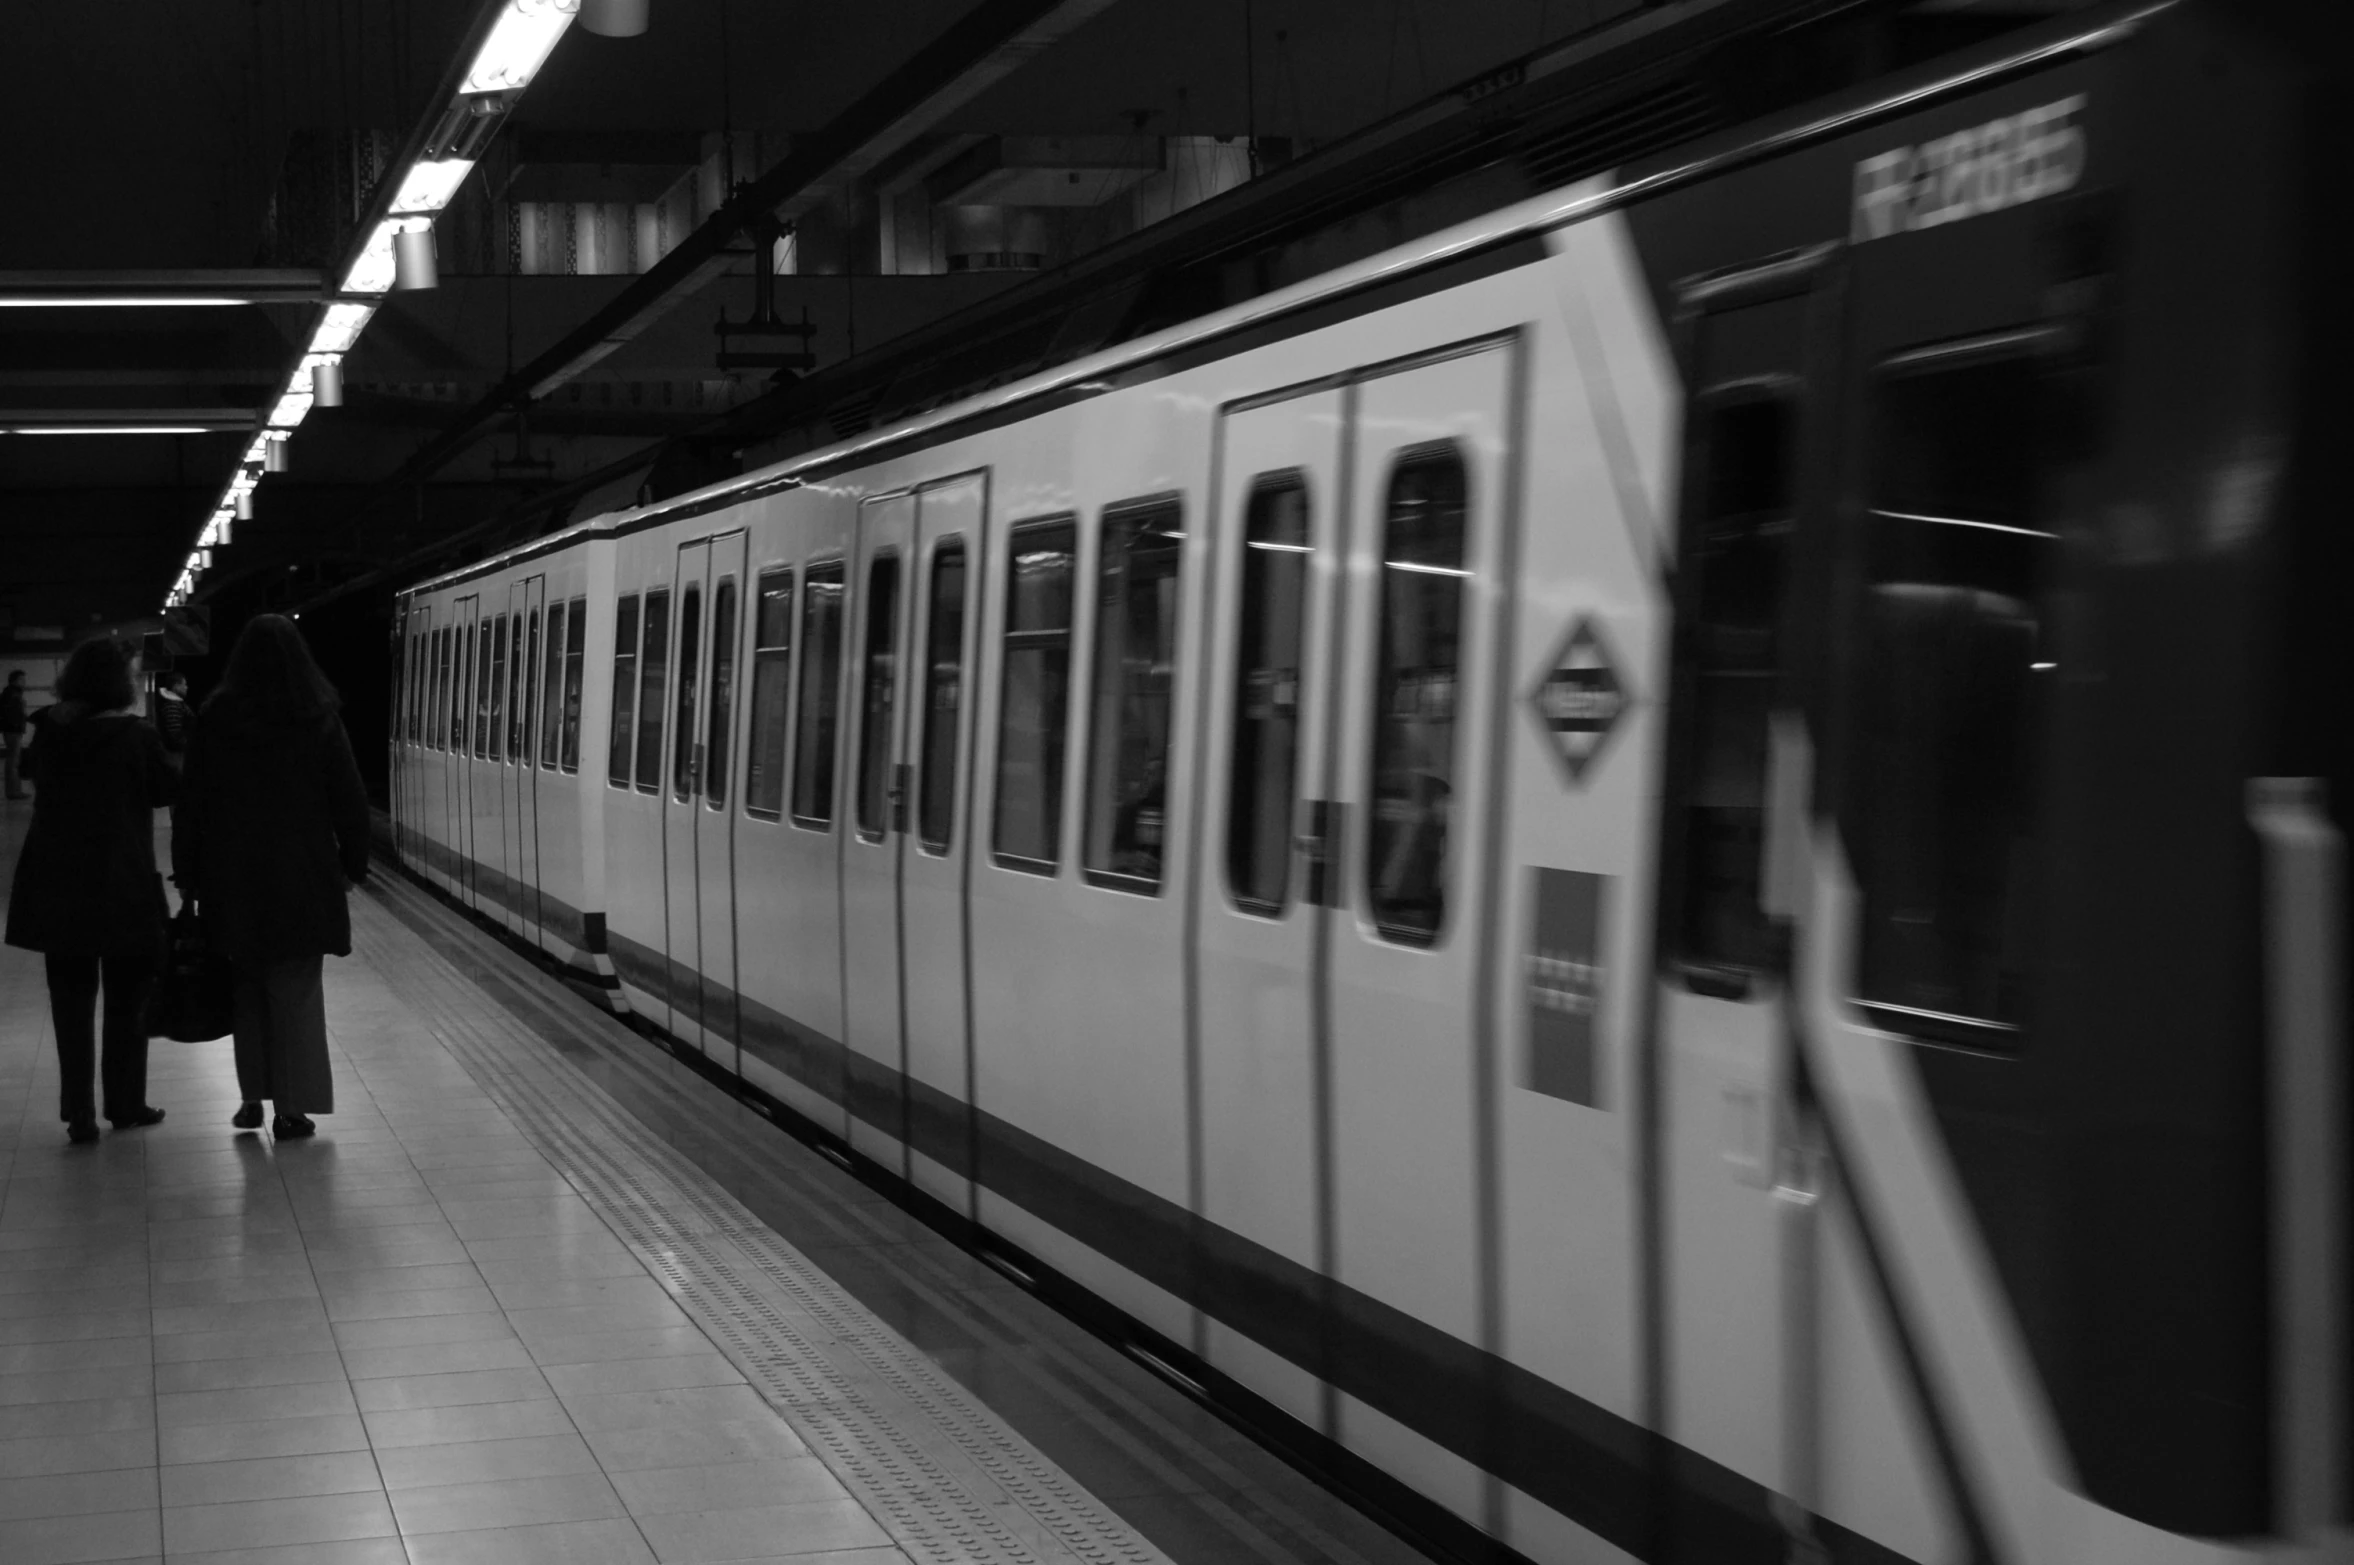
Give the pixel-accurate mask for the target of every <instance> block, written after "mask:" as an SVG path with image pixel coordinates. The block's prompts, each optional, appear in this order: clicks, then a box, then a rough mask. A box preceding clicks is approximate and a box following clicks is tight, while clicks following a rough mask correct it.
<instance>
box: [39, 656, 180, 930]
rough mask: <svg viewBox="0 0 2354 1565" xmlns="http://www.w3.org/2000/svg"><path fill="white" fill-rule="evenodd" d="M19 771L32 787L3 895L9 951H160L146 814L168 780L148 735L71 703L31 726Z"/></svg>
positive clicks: (137, 724) (151, 815)
mask: <svg viewBox="0 0 2354 1565" xmlns="http://www.w3.org/2000/svg"><path fill="white" fill-rule="evenodd" d="M24 770H25V771H26V772H27V773H28V774H29V775H31V776H32V777H33V778H34V779H35V780H36V781H37V782H39V784H40V790H39V792H38V793H36V794H35V795H34V798H33V824H32V826H31V828H30V829H29V830H28V831H27V832H26V833H25V845H24V851H23V852H22V853H20V854H18V855H17V860H16V879H15V881H14V882H13V883H12V885H11V887H10V889H9V893H8V943H9V944H10V945H12V946H23V947H25V948H26V949H28V950H32V951H50V952H56V953H58V954H61V955H82V956H88V955H107V954H111V953H115V952H126V953H127V952H136V951H153V952H156V953H158V954H160V953H161V951H162V949H163V925H164V897H163V879H162V877H161V876H159V875H157V874H156V872H155V811H156V810H157V808H159V807H160V806H162V805H166V804H169V803H171V802H172V791H173V786H174V783H175V781H176V779H175V778H174V776H173V773H172V768H171V765H170V763H169V762H167V761H166V760H165V759H164V755H163V745H162V743H161V742H160V741H158V740H157V739H156V737H155V730H154V729H152V728H150V727H148V726H147V725H146V724H145V723H143V722H141V721H140V720H139V719H138V718H136V717H132V716H130V715H129V714H127V713H123V714H116V715H112V716H105V717H93V716H90V715H88V713H87V712H86V710H85V709H84V708H82V707H80V706H78V705H76V704H74V703H72V702H67V703H64V704H61V705H58V706H53V707H47V708H44V709H43V710H42V711H41V712H40V713H39V714H38V715H37V716H36V717H35V718H34V719H33V742H32V745H31V747H30V748H28V749H27V750H26V751H25V754H24Z"/></svg>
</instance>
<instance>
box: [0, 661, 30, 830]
mask: <svg viewBox="0 0 2354 1565" xmlns="http://www.w3.org/2000/svg"><path fill="white" fill-rule="evenodd" d="M24 743H25V671H24V670H23V669H21V668H12V669H10V670H9V671H8V684H7V686H6V688H4V689H0V751H4V752H6V769H7V774H8V777H7V780H8V797H10V798H11V799H21V798H23V797H24V796H25V785H24V778H23V777H22V775H20V772H19V767H20V766H21V764H22V755H23V752H24Z"/></svg>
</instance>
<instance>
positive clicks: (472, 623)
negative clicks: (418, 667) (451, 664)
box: [453, 603, 490, 755]
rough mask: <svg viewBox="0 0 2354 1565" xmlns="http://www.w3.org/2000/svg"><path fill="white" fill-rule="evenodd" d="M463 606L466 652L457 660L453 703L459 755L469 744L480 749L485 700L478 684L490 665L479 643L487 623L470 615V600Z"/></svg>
mask: <svg viewBox="0 0 2354 1565" xmlns="http://www.w3.org/2000/svg"><path fill="white" fill-rule="evenodd" d="M466 607H467V610H468V618H467V621H466V653H465V656H464V657H463V658H461V659H460V660H459V662H458V693H457V703H456V704H457V710H458V736H457V742H456V744H455V745H454V746H453V748H455V749H456V750H457V752H458V753H459V754H460V755H464V754H465V753H466V751H467V749H468V748H469V747H471V748H472V749H473V750H474V752H475V753H476V754H480V753H481V749H482V720H481V715H480V714H481V709H482V707H483V706H484V705H485V704H486V697H485V696H484V693H483V688H482V687H483V682H484V681H485V680H486V679H488V678H489V674H488V670H489V668H490V663H489V655H488V653H487V652H486V651H485V650H484V646H483V637H485V636H486V635H488V634H489V633H490V627H489V626H488V625H486V624H484V623H483V622H482V621H481V620H479V619H475V618H473V617H472V610H473V608H474V605H473V604H471V603H469V604H468V605H467V606H466Z"/></svg>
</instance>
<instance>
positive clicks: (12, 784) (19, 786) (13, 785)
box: [0, 733, 25, 799]
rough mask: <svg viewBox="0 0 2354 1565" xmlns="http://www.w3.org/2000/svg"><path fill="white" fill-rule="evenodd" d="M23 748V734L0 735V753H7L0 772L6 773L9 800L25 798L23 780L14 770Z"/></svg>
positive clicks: (0, 763)
mask: <svg viewBox="0 0 2354 1565" xmlns="http://www.w3.org/2000/svg"><path fill="white" fill-rule="evenodd" d="M24 747H25V736H24V735H23V734H21V733H15V734H0V751H5V752H7V759H6V761H5V762H0V770H5V771H6V773H7V783H8V797H10V798H11V799H21V798H23V797H24V796H25V784H24V778H23V777H22V776H21V775H20V774H19V773H18V772H17V769H16V768H17V760H18V757H19V756H21V755H22V754H23V753H24Z"/></svg>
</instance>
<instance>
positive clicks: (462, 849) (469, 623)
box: [450, 593, 484, 908]
mask: <svg viewBox="0 0 2354 1565" xmlns="http://www.w3.org/2000/svg"><path fill="white" fill-rule="evenodd" d="M482 632H483V618H482V600H481V599H480V598H479V597H477V596H475V595H473V594H471V593H469V594H468V595H467V596H465V597H463V598H460V599H459V600H458V642H459V648H460V651H459V656H458V669H457V689H456V690H455V691H453V692H452V700H451V703H450V704H451V706H452V708H453V709H454V711H455V713H456V723H455V729H456V731H455V732H454V733H453V734H452V735H451V736H450V771H451V773H452V775H453V777H454V779H455V783H456V786H455V788H454V790H453V797H452V799H451V801H450V802H451V805H452V807H453V811H454V813H453V815H452V818H451V825H452V826H454V827H455V828H456V830H455V832H454V836H455V839H456V840H455V842H454V843H453V844H452V845H453V846H454V847H455V848H456V849H457V854H458V886H457V892H458V900H460V901H461V902H463V903H465V904H466V906H468V907H470V908H473V907H480V906H481V901H480V896H479V889H478V888H479V884H480V882H479V876H480V868H479V866H480V865H481V862H482V859H481V855H480V853H479V852H478V851H477V845H476V842H475V831H474V820H475V810H474V760H473V756H474V746H475V745H476V744H477V743H478V742H479V738H480V734H481V727H482V725H481V722H480V720H479V717H478V715H477V713H476V711H475V689H476V675H475V669H476V668H477V666H478V665H479V664H480V662H481V659H482V656H483V651H484V649H483V646H482V640H483V634H482Z"/></svg>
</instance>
